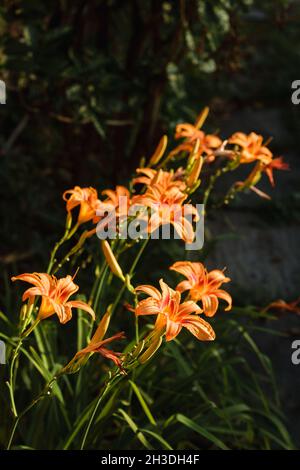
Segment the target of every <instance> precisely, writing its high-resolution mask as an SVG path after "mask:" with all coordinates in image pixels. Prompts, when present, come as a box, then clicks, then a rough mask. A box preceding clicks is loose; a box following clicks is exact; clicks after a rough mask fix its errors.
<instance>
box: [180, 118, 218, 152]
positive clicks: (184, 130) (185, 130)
mask: <svg viewBox="0 0 300 470" xmlns="http://www.w3.org/2000/svg"><path fill="white" fill-rule="evenodd" d="M183 137H185V138H186V140H185V141H184V142H183V143H182V144H180V145H178V146H177V147H176V148H175V149H174V150H172V152H171V155H176V154H178V153H179V152H189V153H191V152H192V151H193V149H194V145H195V141H196V140H199V142H200V144H199V148H198V150H197V155H198V156H201V155H203V154H206V155H208V156H209V155H212V154H213V152H214V151H215V150H216V149H218V148H219V147H220V146H221V145H222V140H221V139H220V138H219V137H218V136H216V135H214V134H205V133H204V132H203V131H201V130H199V129H197V128H196V127H195V126H193V125H192V124H178V125H177V126H176V133H175V139H180V138H183Z"/></svg>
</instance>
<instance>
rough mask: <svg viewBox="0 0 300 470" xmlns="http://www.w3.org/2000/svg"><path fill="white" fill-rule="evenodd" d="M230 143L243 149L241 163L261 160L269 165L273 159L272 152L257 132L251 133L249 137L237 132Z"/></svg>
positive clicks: (229, 140) (230, 139)
mask: <svg viewBox="0 0 300 470" xmlns="http://www.w3.org/2000/svg"><path fill="white" fill-rule="evenodd" d="M228 143H229V144H234V145H238V146H239V147H241V149H242V151H241V158H240V163H251V162H254V161H256V160H260V161H261V162H263V163H264V164H266V165H267V164H268V163H270V162H271V160H272V158H273V154H272V152H271V151H270V150H269V149H268V147H266V146H265V145H263V137H262V136H261V135H259V134H256V133H255V132H251V133H250V134H249V135H247V134H244V133H243V132H236V133H235V134H233V135H232V136H231V137H230V138H229V139H228Z"/></svg>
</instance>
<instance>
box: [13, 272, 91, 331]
mask: <svg viewBox="0 0 300 470" xmlns="http://www.w3.org/2000/svg"><path fill="white" fill-rule="evenodd" d="M11 280H12V281H18V280H20V281H24V282H28V283H29V284H33V286H34V287H30V288H29V289H27V290H26V291H25V292H24V294H23V297H22V300H23V301H25V300H27V299H29V301H30V303H33V302H34V300H35V297H36V296H41V297H42V302H41V306H40V309H39V313H38V317H37V319H38V320H44V319H45V318H48V317H50V316H51V315H54V314H55V313H56V315H57V316H58V319H59V321H60V323H67V322H68V321H69V320H71V318H72V308H80V309H82V310H85V311H86V312H88V313H89V314H90V315H91V316H92V318H93V319H95V312H94V310H93V309H92V308H91V307H90V306H89V305H88V304H86V303H85V302H83V301H81V300H71V301H69V297H70V296H71V295H73V294H75V292H77V291H78V289H79V287H78V286H77V285H76V284H75V283H74V282H73V278H72V276H70V275H68V276H66V277H63V278H61V279H57V278H56V277H55V276H50V274H46V273H25V274H20V275H19V276H14V277H12V278H11Z"/></svg>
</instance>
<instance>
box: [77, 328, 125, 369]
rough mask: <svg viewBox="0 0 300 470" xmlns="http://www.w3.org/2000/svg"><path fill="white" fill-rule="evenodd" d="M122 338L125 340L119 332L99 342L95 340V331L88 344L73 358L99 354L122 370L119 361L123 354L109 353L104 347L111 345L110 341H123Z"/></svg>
mask: <svg viewBox="0 0 300 470" xmlns="http://www.w3.org/2000/svg"><path fill="white" fill-rule="evenodd" d="M123 338H125V334H124V331H121V332H120V333H117V334H115V335H114V336H111V337H110V338H106V339H102V340H100V341H99V340H98V338H97V330H96V333H95V335H94V336H93V337H92V339H91V341H90V342H89V344H88V345H87V346H86V347H85V348H83V349H81V350H80V351H78V352H77V353H76V355H75V358H77V357H79V356H84V355H86V354H90V353H99V354H101V355H102V356H103V357H105V358H106V359H110V360H111V361H113V362H114V364H116V366H118V367H119V368H120V369H121V370H123V368H122V361H121V359H120V357H121V356H123V354H122V353H119V352H115V351H111V350H110V349H107V348H106V347H105V346H106V345H107V344H109V343H111V342H112V341H115V340H118V339H123Z"/></svg>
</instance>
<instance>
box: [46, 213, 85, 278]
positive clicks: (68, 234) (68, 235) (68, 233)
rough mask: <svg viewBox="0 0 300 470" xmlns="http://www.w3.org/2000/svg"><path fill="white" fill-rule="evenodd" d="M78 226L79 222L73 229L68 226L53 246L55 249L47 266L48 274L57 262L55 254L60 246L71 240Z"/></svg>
mask: <svg viewBox="0 0 300 470" xmlns="http://www.w3.org/2000/svg"><path fill="white" fill-rule="evenodd" d="M78 227H79V224H78V222H77V223H76V224H75V225H74V227H73V228H72V230H71V229H70V228H69V227H66V230H65V233H64V234H63V236H62V238H61V239H60V240H58V242H56V243H55V245H54V248H53V250H52V252H51V255H50V261H49V264H48V268H47V273H48V274H50V273H51V271H52V268H53V265H54V263H55V255H56V253H57V250H58V249H59V247H60V246H61V245H62V244H63V243H64V242H65V241H67V240H69V239H70V238H71V237H72V236H73V235H74V233H75V232H76V231H77V229H78Z"/></svg>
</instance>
